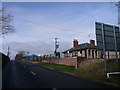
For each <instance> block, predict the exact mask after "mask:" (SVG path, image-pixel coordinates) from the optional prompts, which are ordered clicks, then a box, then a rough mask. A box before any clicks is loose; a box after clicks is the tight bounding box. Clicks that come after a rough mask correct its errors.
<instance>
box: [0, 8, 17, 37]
mask: <svg viewBox="0 0 120 90" xmlns="http://www.w3.org/2000/svg"><path fill="white" fill-rule="evenodd" d="M12 21H13V16H12V15H11V14H10V13H7V12H6V9H5V8H0V34H2V35H4V34H8V33H11V32H14V30H15V29H14V26H13V25H12V24H11V23H12Z"/></svg>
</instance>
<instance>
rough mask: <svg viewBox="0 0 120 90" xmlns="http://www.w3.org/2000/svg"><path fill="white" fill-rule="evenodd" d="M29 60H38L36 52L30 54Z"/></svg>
mask: <svg viewBox="0 0 120 90" xmlns="http://www.w3.org/2000/svg"><path fill="white" fill-rule="evenodd" d="M28 60H37V55H35V54H32V55H29V56H28Z"/></svg>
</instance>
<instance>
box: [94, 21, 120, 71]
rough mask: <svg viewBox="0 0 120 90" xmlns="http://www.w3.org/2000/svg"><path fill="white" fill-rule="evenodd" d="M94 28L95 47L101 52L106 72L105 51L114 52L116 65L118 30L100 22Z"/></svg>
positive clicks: (118, 46)
mask: <svg viewBox="0 0 120 90" xmlns="http://www.w3.org/2000/svg"><path fill="white" fill-rule="evenodd" d="M95 26H96V40H97V47H98V49H99V50H101V51H103V56H104V64H105V65H104V66H105V72H106V51H115V55H116V62H117V63H118V55H117V52H118V51H120V30H119V27H118V26H114V25H108V24H104V23H100V22H96V23H95Z"/></svg>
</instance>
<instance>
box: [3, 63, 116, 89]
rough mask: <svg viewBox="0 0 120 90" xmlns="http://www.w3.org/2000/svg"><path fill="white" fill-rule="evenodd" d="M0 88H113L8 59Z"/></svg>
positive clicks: (36, 65)
mask: <svg viewBox="0 0 120 90" xmlns="http://www.w3.org/2000/svg"><path fill="white" fill-rule="evenodd" d="M2 72H3V73H2V88H3V89H4V88H49V89H50V90H59V88H114V87H113V86H110V85H106V84H102V83H98V82H93V81H90V80H85V79H82V78H78V77H75V76H72V75H69V74H65V73H62V72H58V71H55V70H52V69H49V68H46V67H43V66H40V65H38V64H32V63H28V62H23V61H10V62H9V63H8V64H7V65H6V66H5V67H4V68H3V71H2Z"/></svg>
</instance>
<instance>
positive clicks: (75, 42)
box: [73, 39, 78, 48]
mask: <svg viewBox="0 0 120 90" xmlns="http://www.w3.org/2000/svg"><path fill="white" fill-rule="evenodd" d="M77 46H78V40H77V39H74V40H73V48H76V47H77Z"/></svg>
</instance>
